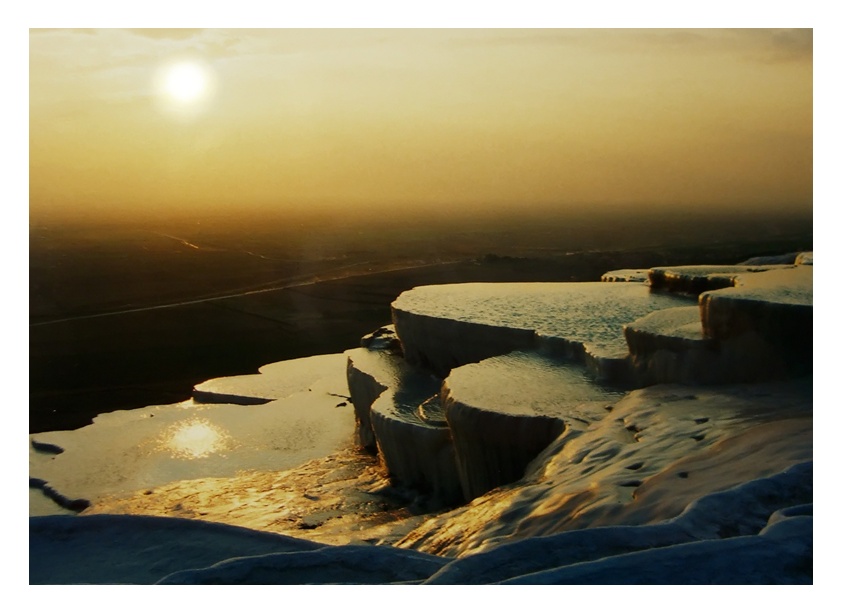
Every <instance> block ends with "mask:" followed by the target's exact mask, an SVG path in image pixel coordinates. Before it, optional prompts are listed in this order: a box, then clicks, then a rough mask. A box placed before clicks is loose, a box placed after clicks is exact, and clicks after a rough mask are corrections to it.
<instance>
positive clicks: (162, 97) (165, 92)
mask: <svg viewBox="0 0 842 614" xmlns="http://www.w3.org/2000/svg"><path fill="white" fill-rule="evenodd" d="M155 89H156V92H157V94H158V96H157V98H158V103H159V106H160V107H161V108H162V110H164V111H166V112H167V113H169V114H172V115H175V116H178V117H182V118H186V117H191V116H194V115H196V114H198V113H199V112H200V111H201V110H202V109H204V107H205V105H206V103H207V102H208V99H209V98H210V96H211V94H212V93H213V89H214V78H213V71H212V70H211V68H210V67H209V66H207V65H206V64H204V63H202V62H200V61H198V60H181V61H178V62H174V63H171V64H167V65H166V66H163V67H162V68H161V69H160V70H159V71H158V72H157V74H156V77H155Z"/></svg>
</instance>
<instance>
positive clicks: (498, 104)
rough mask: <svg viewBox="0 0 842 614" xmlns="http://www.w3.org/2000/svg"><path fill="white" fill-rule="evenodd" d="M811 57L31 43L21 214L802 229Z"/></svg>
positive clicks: (485, 47) (80, 38)
mask: <svg viewBox="0 0 842 614" xmlns="http://www.w3.org/2000/svg"><path fill="white" fill-rule="evenodd" d="M812 47H813V43H812V31H811V30H663V29H661V30H454V29H444V30H301V29H297V30H117V29H111V30H31V31H30V208H31V212H32V213H33V214H41V213H50V212H59V211H74V212H78V211H86V210H89V209H91V208H93V209H94V210H97V211H99V212H109V211H110V212H120V213H122V212H131V211H147V210H153V211H156V210H161V211H174V210H195V211H197V212H201V211H209V210H211V211H212V210H220V209H224V208H227V207H238V208H243V207H245V208H251V207H272V208H274V209H276V210H283V209H284V208H288V207H305V208H314V209H318V208H328V207H332V206H336V207H343V208H346V209H347V208H352V209H355V208H357V209H358V208H362V207H368V206H374V207H396V208H397V207H400V208H402V209H410V208H414V207H427V208H430V207H445V208H446V207H451V208H453V207H457V208H460V209H480V208H495V207H496V208H512V207H529V206H535V205H543V206H551V207H554V208H557V209H564V208H565V207H571V206H575V207H582V206H594V205H604V204H607V205H625V206H629V207H640V206H643V205H647V204H652V205H659V206H692V207H698V206H711V207H729V208H730V207H736V206H749V207H756V208H762V207H769V206H776V207H777V206H788V207H795V208H801V209H803V210H805V211H809V210H810V208H811V207H812V198H813V194H812V165H813V158H812V149H813V137H812V122H813V116H812V105H813V94H812V90H813V78H812ZM178 62H188V64H182V67H184V66H187V68H182V70H183V72H182V73H181V74H180V76H178V75H179V73H175V76H173V75H170V74H168V73H167V70H168V68H169V67H172V66H174V65H176V64H177V63H178Z"/></svg>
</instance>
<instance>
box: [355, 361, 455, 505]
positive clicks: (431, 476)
mask: <svg viewBox="0 0 842 614" xmlns="http://www.w3.org/2000/svg"><path fill="white" fill-rule="evenodd" d="M346 355H347V357H348V385H349V388H350V390H351V399H352V401H353V403H354V411H355V413H356V416H357V424H358V427H357V428H358V432H359V433H360V435H359V439H360V442H361V443H364V442H376V447H377V451H378V452H379V454H380V456H381V458H382V460H383V463H384V464H385V465H386V468H387V469H388V471H389V474H390V475H391V476H393V477H394V478H395V479H396V480H397V481H399V482H400V483H401V484H403V485H406V486H410V487H414V488H418V489H419V490H422V491H426V492H427V493H430V494H431V496H432V498H433V499H434V504H435V503H438V504H439V505H440V506H441V505H449V504H453V503H457V502H460V501H461V487H460V483H459V479H458V474H457V472H456V460H455V457H454V451H453V443H452V441H451V435H450V429H449V428H448V427H447V425H446V424H444V425H443V424H441V422H440V420H439V419H438V416H428V415H427V414H428V413H429V409H428V410H427V412H426V413H425V411H423V409H422V405H423V404H424V403H425V401H429V399H430V397H433V396H435V395H437V394H438V392H439V390H440V387H441V380H439V379H438V378H436V377H434V376H432V375H430V374H429V373H425V372H423V371H420V370H418V369H417V368H414V367H412V366H410V365H409V364H407V363H406V362H405V361H404V360H403V358H402V357H400V356H397V355H394V354H392V353H389V352H387V351H383V350H370V349H368V348H357V349H354V350H349V351H348V352H346ZM428 405H429V403H428ZM370 446H371V444H369V447H370Z"/></svg>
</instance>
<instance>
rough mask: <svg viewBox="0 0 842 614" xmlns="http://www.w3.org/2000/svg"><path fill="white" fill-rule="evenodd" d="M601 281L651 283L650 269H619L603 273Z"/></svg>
mask: <svg viewBox="0 0 842 614" xmlns="http://www.w3.org/2000/svg"><path fill="white" fill-rule="evenodd" d="M599 280H600V281H629V282H639V281H643V282H645V281H649V269H617V270H616V271H608V272H607V273H603V274H602V277H600V278H599Z"/></svg>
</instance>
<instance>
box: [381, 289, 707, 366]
mask: <svg viewBox="0 0 842 614" xmlns="http://www.w3.org/2000/svg"><path fill="white" fill-rule="evenodd" d="M688 304H691V302H690V300H689V299H688V298H686V297H682V296H673V295H670V294H657V293H653V292H650V290H649V288H648V287H646V286H644V285H642V284H606V283H602V282H582V283H497V284H493V283H471V284H454V285H448V286H424V287H420V288H414V289H412V290H410V291H408V292H404V293H403V294H401V295H400V296H399V297H398V298H397V299H396V300H395V301H394V302H393V303H392V317H393V320H394V323H395V328H396V330H397V332H398V336H399V337H400V339H401V343H402V344H403V347H404V354H405V355H406V357H407V359H408V360H409V361H410V362H412V363H414V364H420V365H423V366H427V367H430V368H431V369H432V370H433V371H434V372H435V373H437V374H439V375H441V376H444V375H446V374H447V373H448V372H449V371H450V369H452V368H453V367H457V366H460V365H463V364H467V363H471V362H478V361H480V360H483V359H485V358H491V357H492V356H497V355H500V354H505V353H508V352H510V351H513V350H522V349H529V348H531V347H535V346H536V345H537V344H538V342H539V339H542V340H545V341H547V342H550V343H552V342H555V343H556V345H558V346H564V348H566V349H567V351H568V352H570V353H579V354H584V350H583V348H584V346H585V344H590V345H591V346H592V347H594V348H597V350H596V351H598V352H599V355H605V356H607V357H616V356H617V354H618V353H619V355H621V356H624V355H625V354H626V353H627V350H626V347H625V341H624V339H623V325H624V324H626V323H628V322H631V321H633V320H635V319H637V318H639V317H642V316H644V315H646V314H647V313H650V312H652V311H655V310H658V309H666V308H668V307H679V306H686V305H688ZM580 358H583V356H580Z"/></svg>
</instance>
